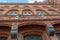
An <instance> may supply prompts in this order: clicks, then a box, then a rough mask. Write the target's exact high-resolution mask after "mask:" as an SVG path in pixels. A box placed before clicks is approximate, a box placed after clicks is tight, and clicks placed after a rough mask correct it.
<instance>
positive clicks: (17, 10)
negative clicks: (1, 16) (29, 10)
mask: <svg viewBox="0 0 60 40" xmlns="http://www.w3.org/2000/svg"><path fill="white" fill-rule="evenodd" d="M11 11H17V12H18V13H19V10H18V9H10V10H8V11H7V12H6V13H5V15H7V14H8V13H9V12H11Z"/></svg>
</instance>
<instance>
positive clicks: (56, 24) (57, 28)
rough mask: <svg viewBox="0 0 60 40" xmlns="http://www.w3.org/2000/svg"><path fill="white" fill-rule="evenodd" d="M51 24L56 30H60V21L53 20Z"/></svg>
mask: <svg viewBox="0 0 60 40" xmlns="http://www.w3.org/2000/svg"><path fill="white" fill-rule="evenodd" d="M52 25H53V26H54V28H55V30H56V31H58V30H60V22H54V23H53V24H52Z"/></svg>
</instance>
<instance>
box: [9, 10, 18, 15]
mask: <svg viewBox="0 0 60 40" xmlns="http://www.w3.org/2000/svg"><path fill="white" fill-rule="evenodd" d="M8 15H9V16H17V15H18V12H16V11H11V12H9V13H8Z"/></svg>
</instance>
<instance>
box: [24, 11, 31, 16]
mask: <svg viewBox="0 0 60 40" xmlns="http://www.w3.org/2000/svg"><path fill="white" fill-rule="evenodd" d="M23 15H26V16H28V15H32V13H31V12H30V11H24V12H23Z"/></svg>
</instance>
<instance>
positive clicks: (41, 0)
mask: <svg viewBox="0 0 60 40" xmlns="http://www.w3.org/2000/svg"><path fill="white" fill-rule="evenodd" d="M36 1H37V2H43V1H44V0H36ZM0 2H8V3H9V2H12V3H13V2H14V3H15V2H17V3H34V2H35V0H0Z"/></svg>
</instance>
